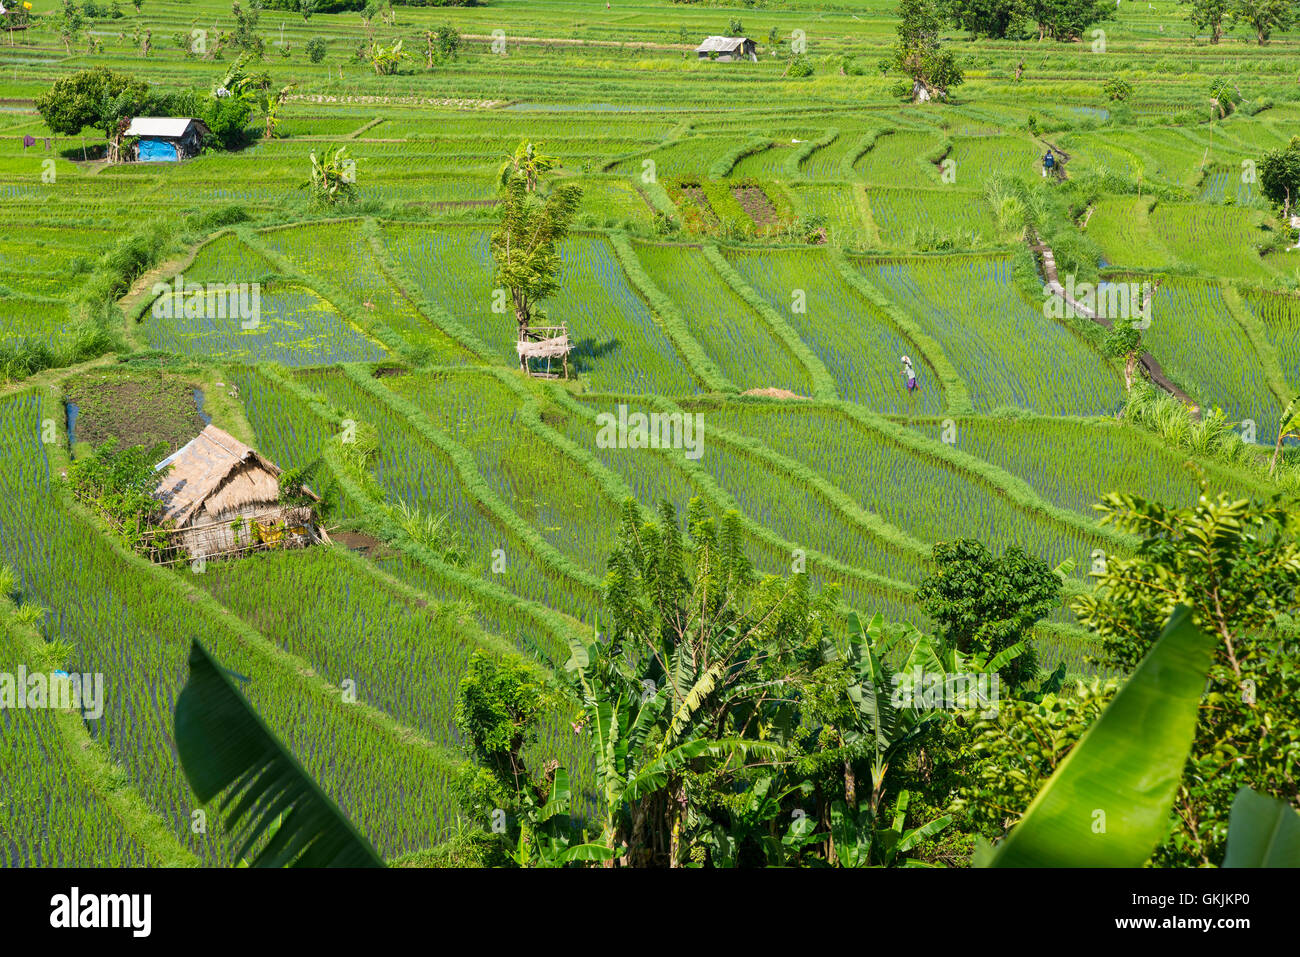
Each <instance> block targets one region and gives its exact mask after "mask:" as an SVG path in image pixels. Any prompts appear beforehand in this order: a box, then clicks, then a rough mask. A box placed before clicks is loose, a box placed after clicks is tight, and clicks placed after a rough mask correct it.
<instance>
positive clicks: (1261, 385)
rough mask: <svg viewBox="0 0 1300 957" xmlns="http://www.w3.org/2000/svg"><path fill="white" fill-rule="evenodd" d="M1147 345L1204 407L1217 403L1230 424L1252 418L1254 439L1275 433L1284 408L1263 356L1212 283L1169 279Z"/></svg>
mask: <svg viewBox="0 0 1300 957" xmlns="http://www.w3.org/2000/svg"><path fill="white" fill-rule="evenodd" d="M1142 339H1143V342H1144V343H1145V345H1146V347H1147V348H1148V349H1149V350H1150V351H1151V354H1152V355H1154V356H1155V357H1156V358H1157V359H1159V360H1160V363H1161V365H1162V366H1163V367H1164V369H1165V372H1166V373H1168V375H1169V376H1170V377H1171V378H1173V379H1174V381H1175V382H1178V383H1179V384H1181V385H1182V386H1183V388H1185V389H1186V390H1187V391H1188V392H1189V393H1191V394H1192V395H1193V396H1195V397H1196V398H1197V399H1198V400H1199V401H1200V402H1201V404H1203V405H1204V406H1206V407H1207V408H1208V407H1211V406H1218V407H1219V408H1221V409H1223V410H1224V412H1225V413H1226V414H1227V416H1228V419H1229V421H1230V422H1233V423H1237V422H1242V421H1243V420H1246V419H1250V420H1251V421H1252V422H1254V424H1255V431H1256V438H1257V440H1258V441H1260V442H1264V443H1267V442H1269V441H1270V439H1272V438H1275V437H1276V436H1277V420H1278V415H1279V414H1280V413H1281V411H1282V410H1281V407H1280V405H1279V403H1278V399H1277V397H1276V396H1275V395H1274V393H1273V391H1272V389H1271V387H1270V384H1269V377H1268V373H1267V371H1266V370H1265V368H1264V360H1263V359H1261V358H1260V356H1259V355H1257V354H1256V352H1255V349H1254V346H1253V345H1252V344H1251V341H1250V337H1249V336H1248V334H1247V332H1246V330H1245V329H1244V328H1243V327H1242V326H1241V324H1240V323H1239V322H1238V321H1237V319H1236V317H1235V316H1234V315H1233V312H1232V310H1231V308H1229V305H1228V303H1227V302H1225V300H1224V297H1223V292H1222V290H1221V289H1220V288H1219V287H1218V286H1217V285H1215V284H1213V283H1206V282H1195V281H1185V280H1173V279H1171V280H1168V281H1166V282H1164V283H1162V284H1161V286H1160V288H1159V289H1158V290H1156V293H1155V296H1154V298H1153V300H1152V315H1151V327H1150V328H1149V329H1147V330H1145V331H1144V332H1143V333H1142Z"/></svg>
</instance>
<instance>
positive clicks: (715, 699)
mask: <svg viewBox="0 0 1300 957" xmlns="http://www.w3.org/2000/svg"><path fill="white" fill-rule="evenodd" d="M687 525H688V529H689V531H690V539H689V541H687V540H684V538H683V536H682V532H681V529H680V528H679V527H678V523H677V518H676V515H675V514H674V512H673V509H672V508H671V506H669V505H667V504H666V503H665V504H664V505H662V506H661V508H660V512H659V519H658V521H657V522H647V521H645V520H644V519H643V516H642V514H641V511H640V509H639V508H638V507H637V505H636V503H635V502H631V501H629V502H628V503H626V504H625V505H624V511H623V518H622V521H621V524H620V531H619V538H618V544H617V546H616V548H615V550H614V553H613V555H612V556H611V557H610V560H609V573H608V575H607V576H606V581H605V598H606V601H605V605H606V607H607V608H608V614H609V617H608V618H607V619H606V623H607V627H608V634H607V636H606V638H605V640H603V641H597V642H595V643H593V644H592V645H590V646H587V647H581V646H578V647H575V648H574V649H573V651H574V653H573V657H572V658H571V659H570V662H569V664H568V666H567V671H568V674H569V675H570V676H571V680H572V683H573V685H574V688H575V691H576V693H577V695H578V697H579V699H580V701H581V702H582V706H583V709H584V712H585V713H586V716H587V717H586V719H585V722H584V723H585V725H586V727H587V729H588V733H589V734H591V735H592V737H593V741H592V748H593V750H594V751H595V752H596V756H597V780H598V783H599V786H600V788H601V791H602V794H603V797H604V801H605V805H606V810H605V818H604V820H603V821H602V829H601V843H602V844H603V845H605V846H606V847H608V848H610V849H611V850H613V851H617V852H620V853H623V854H624V857H623V858H622V860H623V862H624V863H625V864H627V865H630V866H668V867H680V866H682V865H683V864H685V863H687V862H688V861H689V860H690V859H691V856H692V853H693V848H696V847H699V845H700V844H701V840H702V837H703V835H704V834H705V833H706V832H708V831H711V830H712V819H711V818H710V817H709V816H708V815H707V810H706V809H709V808H712V809H713V810H714V811H715V812H717V811H718V805H719V803H720V802H719V796H720V795H726V794H733V793H734V792H735V788H737V787H738V786H739V782H742V781H745V780H747V779H748V778H749V777H750V776H751V774H752V773H753V772H754V766H756V765H763V764H764V763H767V764H770V763H771V762H774V761H775V760H777V759H778V757H779V755H780V752H781V743H780V742H781V741H782V740H783V739H785V738H786V737H788V735H789V734H790V733H792V732H793V730H794V729H795V728H796V727H797V726H798V720H797V709H796V696H797V687H798V684H799V681H800V676H801V675H807V674H808V673H809V672H810V671H811V669H812V667H814V666H815V664H816V663H817V662H818V661H819V657H820V655H819V650H818V649H819V644H820V642H821V640H822V638H823V636H824V630H825V628H826V627H827V626H828V624H829V618H828V616H829V615H830V614H831V613H832V610H833V601H834V597H833V595H819V596H813V595H811V594H810V593H809V591H808V587H807V580H806V576H802V575H796V576H793V577H792V578H790V579H780V578H775V577H770V578H766V579H762V580H760V579H758V578H757V576H756V575H755V574H754V571H753V568H752V566H751V564H750V563H749V561H748V559H747V558H746V557H745V554H744V550H743V546H742V535H741V526H740V520H739V517H738V516H736V515H735V514H729V515H727V516H726V517H725V518H724V520H723V523H722V526H721V528H720V529H718V528H716V526H715V523H714V521H713V520H712V519H710V518H708V517H707V516H706V515H705V512H704V509H703V506H702V505H701V504H700V502H699V501H698V500H695V501H692V503H691V508H690V512H689V514H688V517H687ZM747 766H748V767H747ZM719 826H723V825H721V824H719ZM700 850H703V848H702V847H700Z"/></svg>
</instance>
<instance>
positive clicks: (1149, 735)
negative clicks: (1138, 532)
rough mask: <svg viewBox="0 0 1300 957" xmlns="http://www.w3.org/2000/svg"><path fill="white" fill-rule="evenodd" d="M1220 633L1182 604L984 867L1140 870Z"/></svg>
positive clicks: (1165, 806)
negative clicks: (1207, 630)
mask: <svg viewBox="0 0 1300 957" xmlns="http://www.w3.org/2000/svg"><path fill="white" fill-rule="evenodd" d="M1215 647H1216V642H1215V639H1213V638H1211V637H1210V636H1209V635H1207V634H1205V632H1203V631H1202V630H1201V629H1200V628H1198V627H1197V626H1196V625H1195V624H1193V622H1192V617H1191V612H1190V611H1189V610H1188V609H1187V608H1186V607H1185V606H1182V605H1179V606H1178V607H1177V608H1175V610H1174V613H1173V614H1172V615H1171V616H1170V618H1169V621H1168V622H1167V623H1166V625H1165V628H1164V630H1163V631H1162V632H1161V635H1160V637H1159V639H1158V640H1157V641H1156V642H1155V644H1154V645H1153V646H1152V647H1151V650H1150V651H1149V652H1147V654H1146V656H1145V657H1144V658H1143V659H1142V660H1141V661H1140V662H1139V663H1138V666H1137V668H1136V669H1135V670H1134V671H1133V674H1132V676H1131V677H1130V678H1129V679H1128V681H1127V682H1126V683H1125V684H1124V686H1123V687H1122V688H1121V689H1120V690H1119V692H1118V693H1117V694H1116V695H1115V697H1114V699H1112V700H1111V702H1110V704H1109V705H1107V707H1106V709H1105V710H1104V711H1103V712H1102V713H1101V715H1100V716H1099V717H1098V718H1097V720H1096V722H1094V724H1093V725H1092V727H1091V728H1089V729H1088V730H1087V732H1085V733H1084V736H1083V737H1082V738H1080V739H1079V742H1078V743H1077V744H1076V745H1075V746H1074V749H1073V750H1072V751H1071V752H1070V753H1069V755H1068V756H1067V757H1066V758H1065V760H1064V761H1063V762H1061V765H1060V767H1058V768H1057V769H1056V773H1054V774H1053V775H1052V777H1051V778H1049V779H1048V781H1047V784H1045V785H1044V786H1043V789H1042V790H1041V791H1040V792H1039V793H1038V796H1037V797H1035V798H1034V800H1033V801H1032V802H1031V803H1030V805H1029V808H1028V810H1026V811H1025V814H1024V817H1023V818H1021V820H1020V823H1019V824H1017V825H1016V827H1015V828H1014V829H1013V830H1012V831H1011V833H1010V834H1009V835H1008V836H1007V838H1006V839H1005V840H1003V841H1002V842H1001V843H1000V844H999V845H998V846H997V847H996V848H992V847H990V846H989V845H988V844H987V842H984V841H983V840H981V841H979V842H978V844H977V847H976V852H975V865H976V866H977V867H1141V866H1142V865H1143V864H1144V863H1145V862H1146V861H1147V859H1148V858H1150V856H1151V853H1152V851H1153V850H1154V849H1155V847H1156V845H1157V844H1159V843H1160V841H1161V840H1162V839H1164V837H1165V835H1166V834H1167V833H1168V830H1169V814H1170V808H1171V807H1172V806H1173V801H1174V796H1175V794H1176V793H1177V791H1178V785H1179V782H1180V781H1181V780H1182V774H1183V767H1184V765H1185V764H1186V761H1187V755H1188V753H1189V752H1190V751H1191V747H1192V741H1193V739H1194V737H1195V733H1196V719H1197V708H1198V705H1199V704H1200V700H1201V693H1202V691H1203V690H1204V687H1205V678H1206V675H1207V674H1208V672H1209V670H1210V665H1211V663H1212V662H1213V658H1214V651H1215Z"/></svg>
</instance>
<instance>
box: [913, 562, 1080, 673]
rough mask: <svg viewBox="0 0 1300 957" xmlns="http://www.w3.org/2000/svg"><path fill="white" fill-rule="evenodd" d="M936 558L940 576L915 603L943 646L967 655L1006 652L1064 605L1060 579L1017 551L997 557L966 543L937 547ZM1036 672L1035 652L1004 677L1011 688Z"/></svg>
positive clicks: (1023, 657) (924, 585)
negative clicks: (940, 637)
mask: <svg viewBox="0 0 1300 957" xmlns="http://www.w3.org/2000/svg"><path fill="white" fill-rule="evenodd" d="M933 554H934V563H935V565H936V566H937V567H938V570H937V571H936V572H935V573H934V574H933V575H930V576H929V577H927V578H925V579H924V580H922V582H921V584H920V586H919V587H918V588H917V590H916V597H917V600H918V601H920V602H921V605H922V607H923V608H924V609H925V613H926V614H927V615H928V616H929V617H930V618H931V620H933V621H934V623H935V624H936V625H937V626H938V628H939V633H940V634H941V635H942V636H943V640H944V641H945V642H946V643H947V644H948V645H950V646H951V647H953V648H955V649H956V650H957V651H960V652H962V653H964V654H981V655H984V656H986V657H992V656H994V655H997V654H1000V653H1002V652H1005V651H1007V650H1008V649H1010V648H1012V647H1013V646H1015V645H1017V644H1019V643H1021V642H1023V641H1024V640H1025V639H1026V638H1027V637H1028V636H1029V632H1030V630H1031V629H1032V628H1033V626H1034V624H1035V623H1036V622H1037V621H1039V619H1041V618H1042V617H1043V616H1044V615H1046V614H1047V613H1048V612H1050V611H1051V610H1052V609H1053V608H1055V607H1056V605H1057V603H1058V602H1059V601H1060V596H1061V578H1060V576H1059V575H1058V574H1057V573H1056V572H1055V571H1053V570H1052V568H1051V566H1049V565H1048V564H1047V563H1046V562H1044V561H1041V560H1040V559H1036V558H1033V557H1032V556H1030V555H1027V554H1026V553H1025V552H1024V550H1023V549H1021V548H1020V547H1019V546H1018V545H1013V546H1011V547H1010V548H1008V549H1007V550H1006V551H1005V552H1004V553H1003V554H1002V555H1000V556H994V555H993V554H992V553H991V552H989V550H988V548H987V547H985V546H984V545H983V544H982V543H980V542H977V541H973V540H970V539H962V540H958V541H954V542H938V543H936V544H935V546H934V552H933ZM1037 672H1038V662H1037V658H1036V656H1035V654H1034V653H1033V651H1032V649H1031V650H1029V651H1028V652H1026V653H1025V654H1024V655H1021V656H1020V657H1018V658H1017V659H1016V660H1015V661H1013V662H1011V663H1010V664H1008V665H1007V666H1006V667H1005V668H1004V669H1002V671H1001V673H1002V676H1003V678H1004V679H1005V680H1006V681H1007V682H1008V683H1009V684H1010V685H1011V686H1012V687H1013V688H1014V687H1019V686H1021V685H1023V684H1024V683H1025V682H1027V681H1029V680H1030V679H1032V678H1033V677H1034V676H1035V675H1036V674H1037Z"/></svg>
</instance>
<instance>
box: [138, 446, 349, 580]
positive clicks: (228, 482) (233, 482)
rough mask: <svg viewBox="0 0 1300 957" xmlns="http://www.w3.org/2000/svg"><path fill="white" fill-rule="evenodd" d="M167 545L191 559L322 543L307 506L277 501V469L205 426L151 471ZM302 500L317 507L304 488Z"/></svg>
mask: <svg viewBox="0 0 1300 957" xmlns="http://www.w3.org/2000/svg"><path fill="white" fill-rule="evenodd" d="M154 470H155V471H158V472H161V473H162V475H161V478H160V479H159V483H158V488H157V490H156V491H155V492H154V497H155V498H157V499H158V500H159V501H161V502H162V503H163V510H162V522H163V524H164V526H166V527H167V528H168V529H169V533H168V534H169V535H170V538H171V543H172V544H173V545H176V546H179V547H181V548H184V549H185V551H186V552H188V553H189V556H190V557H191V558H192V559H196V558H200V557H202V558H215V557H217V556H219V555H229V554H235V553H238V552H243V551H249V550H252V549H256V548H262V547H295V546H305V545H311V544H314V543H316V542H324V541H328V540H329V539H328V537H327V536H326V534H325V530H324V529H322V528H318V527H317V525H316V522H315V516H314V510H313V508H312V507H311V505H285V504H283V503H282V502H281V501H280V468H279V467H278V466H277V465H276V464H275V463H274V462H272V461H270V460H269V459H267V458H266V457H264V456H262V455H260V454H258V453H257V452H256V451H254V450H253V449H251V448H249V447H248V446H247V445H244V444H243V443H242V442H240V441H239V440H238V439H236V438H235V437H234V436H232V435H230V434H229V433H227V432H223V431H222V430H221V429H218V428H217V427H216V426H214V425H209V426H208V427H207V428H205V429H204V430H203V431H202V432H200V433H199V434H198V436H196V437H195V438H194V439H191V440H190V441H189V442H187V443H186V444H185V445H183V446H182V447H181V448H180V449H178V450H177V451H176V452H174V453H172V454H171V455H169V456H168V457H167V458H165V459H163V460H162V461H161V462H159V463H158V464H157V465H155V466H154ZM303 492H304V494H305V495H306V496H307V497H308V498H309V499H311V500H314V501H319V499H318V498H316V496H315V495H313V494H312V493H311V492H310V490H308V489H307V487H306V486H303Z"/></svg>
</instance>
